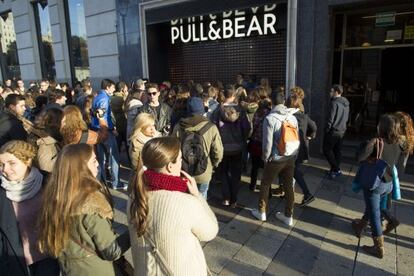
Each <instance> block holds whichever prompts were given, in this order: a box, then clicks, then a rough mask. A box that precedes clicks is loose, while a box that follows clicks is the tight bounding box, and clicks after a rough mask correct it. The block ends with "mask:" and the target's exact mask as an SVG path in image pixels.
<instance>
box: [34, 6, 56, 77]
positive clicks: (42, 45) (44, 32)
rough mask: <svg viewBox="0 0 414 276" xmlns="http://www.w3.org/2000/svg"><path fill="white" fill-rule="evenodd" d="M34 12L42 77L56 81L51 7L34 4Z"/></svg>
mask: <svg viewBox="0 0 414 276" xmlns="http://www.w3.org/2000/svg"><path fill="white" fill-rule="evenodd" d="M34 10H35V16H36V28H37V39H38V41H39V53H40V63H41V67H42V75H43V77H45V78H48V79H55V77H56V70H55V58H54V55H53V48H52V26H51V25H50V17H49V7H48V6H47V5H42V4H40V3H34Z"/></svg>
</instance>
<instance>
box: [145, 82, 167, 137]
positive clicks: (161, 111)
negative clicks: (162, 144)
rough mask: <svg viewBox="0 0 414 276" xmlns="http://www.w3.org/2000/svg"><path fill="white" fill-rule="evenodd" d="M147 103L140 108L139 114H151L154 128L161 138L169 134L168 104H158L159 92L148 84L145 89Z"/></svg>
mask: <svg viewBox="0 0 414 276" xmlns="http://www.w3.org/2000/svg"><path fill="white" fill-rule="evenodd" d="M147 95H148V99H149V100H148V102H147V103H146V104H144V106H142V107H141V109H140V111H139V113H141V112H145V113H149V114H152V115H153V116H154V118H155V128H156V129H157V131H158V132H160V133H161V134H162V135H163V136H166V135H168V134H169V133H170V130H171V115H172V109H171V107H169V106H168V104H166V103H163V102H160V101H159V97H160V90H159V88H158V85H157V84H155V83H150V84H149V85H148V88H147Z"/></svg>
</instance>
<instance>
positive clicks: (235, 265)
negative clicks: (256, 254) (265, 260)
mask: <svg viewBox="0 0 414 276" xmlns="http://www.w3.org/2000/svg"><path fill="white" fill-rule="evenodd" d="M262 274H263V270H260V269H257V268H255V267H252V266H249V265H246V264H244V263H241V262H237V261H235V260H230V261H229V262H228V263H227V265H226V266H225V267H224V269H223V270H222V271H221V273H219V274H218V275H220V276H230V275H237V276H256V275H257V276H259V275H262Z"/></svg>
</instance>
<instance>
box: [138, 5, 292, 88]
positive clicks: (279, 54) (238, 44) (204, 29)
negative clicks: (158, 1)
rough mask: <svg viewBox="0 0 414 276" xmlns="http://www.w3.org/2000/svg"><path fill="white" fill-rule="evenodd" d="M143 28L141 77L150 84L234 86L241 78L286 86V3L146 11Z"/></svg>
mask: <svg viewBox="0 0 414 276" xmlns="http://www.w3.org/2000/svg"><path fill="white" fill-rule="evenodd" d="M172 10H173V11H174V12H171V11H172ZM144 24H145V34H144V35H143V36H142V38H143V37H145V40H146V41H142V43H143V45H144V46H143V48H145V49H144V51H143V52H144V53H145V54H144V55H143V56H144V57H145V56H146V57H147V59H145V60H143V71H144V75H146V74H148V76H149V77H150V78H151V80H152V81H155V82H162V81H163V80H170V81H172V82H173V83H185V82H187V81H188V80H194V81H195V82H204V81H210V82H212V81H216V80H217V81H222V82H223V83H232V82H234V81H235V79H234V78H235V76H236V74H237V73H239V72H243V73H244V74H246V75H256V76H257V77H266V78H269V80H270V81H271V84H272V86H273V87H276V86H279V85H285V82H286V59H287V51H286V50H287V47H286V46H287V3H286V2H285V1H279V2H275V1H189V2H181V3H177V4H175V5H172V6H168V7H160V8H150V9H147V10H146V12H145V23H144Z"/></svg>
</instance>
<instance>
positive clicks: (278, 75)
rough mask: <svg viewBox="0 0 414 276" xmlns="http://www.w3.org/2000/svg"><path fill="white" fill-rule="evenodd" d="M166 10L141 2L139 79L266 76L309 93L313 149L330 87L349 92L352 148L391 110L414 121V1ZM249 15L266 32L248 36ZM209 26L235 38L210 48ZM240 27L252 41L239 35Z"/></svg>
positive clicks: (204, 4) (180, 4)
mask: <svg viewBox="0 0 414 276" xmlns="http://www.w3.org/2000/svg"><path fill="white" fill-rule="evenodd" d="M161 2H164V4H161V5H159V3H161ZM161 2H155V1H147V2H143V3H141V4H140V15H139V17H140V26H141V28H140V29H141V57H142V58H141V61H142V74H143V75H144V76H149V77H150V78H151V79H152V80H154V81H162V80H165V79H170V80H172V81H173V82H183V81H187V80H189V79H193V80H194V81H197V82H202V81H214V80H220V81H223V82H224V83H226V82H234V76H235V74H236V73H237V72H243V73H246V74H254V75H257V76H258V77H267V78H269V80H270V82H271V85H272V87H273V88H275V87H277V86H279V85H286V87H292V86H293V85H299V86H301V87H302V88H304V90H305V93H306V98H305V108H306V111H307V113H309V114H310V115H311V116H312V118H314V119H315V120H316V121H317V123H318V125H319V131H320V133H319V135H318V138H317V139H316V140H317V141H316V143H314V145H317V146H315V149H316V150H317V149H318V148H320V145H321V142H322V141H321V138H322V137H323V126H324V123H325V118H326V113H327V107H328V102H329V90H330V87H331V85H332V84H335V83H340V84H343V85H344V86H345V88H346V89H345V95H346V96H347V97H348V98H349V100H350V102H351V113H352V114H351V119H350V122H349V137H348V139H349V140H355V139H356V140H361V139H365V138H366V137H367V136H370V135H373V134H374V133H375V129H376V128H375V126H376V124H377V122H378V119H379V116H380V115H381V114H383V113H385V112H393V111H397V110H403V111H406V112H409V113H411V115H414V114H413V113H414V112H413V111H414V109H413V108H412V105H411V103H410V101H409V99H410V97H411V93H410V90H411V89H410V86H409V85H410V79H412V77H410V73H411V72H412V70H407V69H405V68H412V64H413V58H414V54H413V49H414V48H413V46H414V44H413V43H414V41H413V40H412V38H411V37H412V36H413V34H412V33H413V27H412V25H413V18H414V13H413V12H414V3H413V1H410V0H326V1H318V0H288V1H243V0H239V1H179V0H177V1H161ZM167 2H168V3H169V4H168V5H167V4H166V3H167ZM274 4H276V8H275V9H272V7H273V5H274ZM267 13H270V14H274V15H275V17H276V23H275V25H274V28H275V30H276V32H275V33H273V32H272V31H271V30H270V29H269V28H267V30H268V32H267V34H264V29H265V26H264V25H265V23H266V22H265V19H264V16H265V14H267ZM252 16H256V17H257V19H258V25H260V28H261V32H262V34H260V31H258V30H257V29H256V30H254V31H251V32H250V33H249V34H250V35H249V36H247V33H248V32H249V30H248V29H249V27H250V25H251V24H252V23H251V22H252ZM240 17H241V18H242V19H240ZM267 20H268V23H269V22H270V23H272V21H271V19H269V18H268V19H267ZM212 21H216V25H215V28H216V29H217V27H221V28H223V24H224V23H223V21H226V22H227V23H226V24H231V27H232V28H233V32H232V35H228V36H229V37H228V38H223V37H220V39H215V40H212V39H211V37H209V36H208V31H210V30H211V28H210V25H209V24H210V23H211V22H212ZM228 21H230V22H231V23H229V22H228ZM240 22H241V24H242V25H243V27H242V28H240V29H239V30H240V31H241V32H242V33H243V34H244V35H245V36H242V37H240V36H239V37H236V35H235V33H236V30H235V28H236V27H237V26H239V25H240ZM201 25H202V26H201ZM267 27H269V26H267ZM177 29H178V30H177ZM200 29H202V30H203V32H204V33H200ZM222 32H223V30H221V32H220V33H219V35H220V36H223V33H222ZM411 74H412V73H411ZM317 151H319V150H317Z"/></svg>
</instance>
